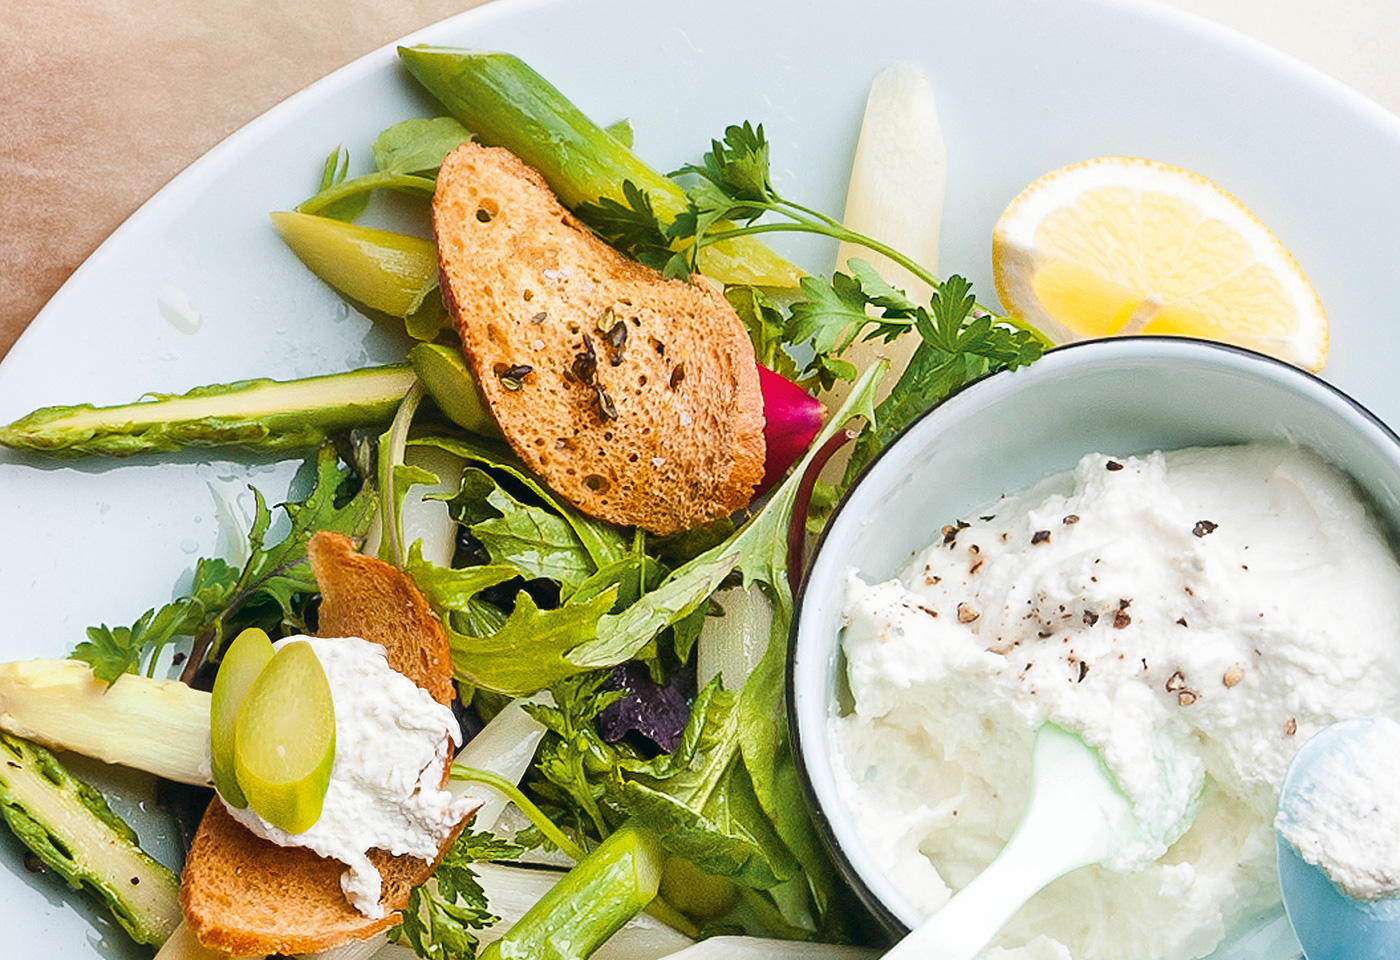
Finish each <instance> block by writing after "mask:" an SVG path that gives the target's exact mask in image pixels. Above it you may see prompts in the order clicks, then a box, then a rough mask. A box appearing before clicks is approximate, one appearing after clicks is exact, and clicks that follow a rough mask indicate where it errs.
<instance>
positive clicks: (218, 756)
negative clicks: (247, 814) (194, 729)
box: [209, 627, 272, 810]
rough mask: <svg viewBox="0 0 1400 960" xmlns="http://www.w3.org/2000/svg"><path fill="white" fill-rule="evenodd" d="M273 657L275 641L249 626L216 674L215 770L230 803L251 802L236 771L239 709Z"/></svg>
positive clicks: (212, 717)
mask: <svg viewBox="0 0 1400 960" xmlns="http://www.w3.org/2000/svg"><path fill="white" fill-rule="evenodd" d="M271 660H272V641H271V640H269V639H268V637H267V634H266V633H264V632H263V631H261V630H259V629H258V628H257V627H249V628H248V629H247V630H244V631H243V632H242V633H240V634H239V635H238V636H237V637H235V638H234V640H233V643H231V644H229V645H228V649H227V650H226V651H224V656H223V659H222V660H221V661H220V663H219V672H218V675H217V676H215V678H214V693H213V696H212V698H211V699H210V701H209V754H210V766H211V767H212V768H213V773H214V789H215V790H217V791H219V796H221V797H223V798H224V801H225V802H226V803H228V805H229V806H231V807H235V808H237V809H239V810H241V809H243V808H244V807H246V806H248V800H247V798H246V797H244V796H243V790H242V789H241V788H240V787H239V786H238V777H237V775H236V774H235V772H234V764H233V741H234V730H235V729H236V728H237V726H238V711H239V709H240V708H241V707H242V706H243V701H244V699H245V698H246V697H247V696H248V691H249V690H251V689H252V688H253V682H254V681H255V680H257V679H258V674H260V673H262V672H263V668H265V667H266V666H267V665H268V663H270V662H271Z"/></svg>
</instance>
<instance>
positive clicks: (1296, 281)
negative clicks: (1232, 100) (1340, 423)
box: [992, 157, 1327, 370]
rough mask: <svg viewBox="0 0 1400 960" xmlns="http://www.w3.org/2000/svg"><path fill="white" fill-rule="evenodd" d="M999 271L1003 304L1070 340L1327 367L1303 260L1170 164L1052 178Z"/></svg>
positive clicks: (1004, 221) (1016, 215) (1023, 211)
mask: <svg viewBox="0 0 1400 960" xmlns="http://www.w3.org/2000/svg"><path fill="white" fill-rule="evenodd" d="M992 265H993V270H994V272H995V276H996V287H997V296H998V297H1000V298H1001V302H1002V305H1003V306H1004V307H1005V308H1006V309H1007V310H1008V311H1009V312H1010V313H1011V314H1013V315H1014V316H1018V317H1020V318H1022V319H1024V320H1026V321H1028V322H1030V323H1031V324H1033V325H1035V326H1036V327H1038V328H1040V329H1041V330H1042V331H1043V332H1044V333H1045V334H1046V335H1047V336H1049V337H1051V338H1052V339H1054V340H1056V341H1059V342H1068V341H1071V340H1080V339H1084V338H1088V337H1107V336H1116V335H1122V334H1132V333H1148V334H1151V333H1162V334H1177V335H1180V336H1189V337H1201V338H1204V339H1209V340H1220V341H1224V342H1227V343H1234V344H1238V345H1240V346H1244V347H1249V348H1251V349H1254V350H1258V351H1259V352H1261V353H1267V354H1270V355H1271V356H1275V357H1278V358H1279V359H1282V360H1287V361H1289V362H1290V363H1294V364H1296V365H1298V366H1300V367H1303V368H1305V369H1307V370H1320V369H1321V368H1322V365H1323V364H1324V363H1326V361H1327V314H1326V313H1325V312H1324V311H1323V309H1322V304H1321V303H1320V302H1319V301H1318V299H1317V294H1316V292H1314V290H1313V288H1312V284H1310V283H1309V282H1308V278H1307V277H1305V276H1304V275H1303V271H1302V270H1301V269H1300V268H1299V267H1298V263H1297V261H1295V260H1294V259H1293V257H1292V255H1291V254H1290V253H1289V252H1288V251H1287V250H1286V249H1284V246H1283V244H1281V243H1279V241H1278V238H1276V237H1275V236H1274V235H1273V234H1272V233H1270V232H1269V229H1268V228H1267V227H1265V226H1264V224H1262V223H1261V222H1260V221H1259V218H1258V217H1256V216H1254V214H1252V213H1250V211H1249V210H1248V209H1247V208H1246V207H1245V206H1244V205H1243V204H1242V203H1240V202H1239V201H1238V200H1236V199H1235V198H1234V197H1232V196H1231V195H1230V194H1228V193H1226V192H1225V191H1224V190H1222V189H1220V187H1218V186H1216V185H1215V184H1214V183H1212V182H1211V181H1210V180H1207V179H1206V178H1205V177H1203V176H1201V175H1200V174H1197V173H1192V172H1191V171H1189V170H1183V169H1181V168H1180V167H1174V166H1171V165H1170V164H1166V163H1159V162H1157V161H1154V160H1140V159H1136V158H1133V157H1099V158H1098V159H1096V160H1086V161H1084V162H1082V163H1075V164H1071V165H1070V166H1067V167H1061V168H1060V169H1059V170H1054V171H1051V172H1050V173H1047V174H1045V176H1043V177H1041V178H1040V179H1039V180H1037V181H1035V182H1034V183H1032V184H1031V185H1030V186H1028V187H1026V189H1024V190H1022V191H1021V193H1020V195H1019V196H1017V197H1016V199H1015V200H1013V201H1011V205H1010V206H1008V207H1007V208H1006V210H1005V212H1003V213H1002V215H1001V219H1000V220H998V221H997V225H996V228H995V230H994V231H993V233H992Z"/></svg>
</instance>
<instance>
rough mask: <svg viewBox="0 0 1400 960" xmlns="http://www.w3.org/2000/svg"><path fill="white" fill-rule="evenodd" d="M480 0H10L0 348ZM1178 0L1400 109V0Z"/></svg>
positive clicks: (2, 120)
mask: <svg viewBox="0 0 1400 960" xmlns="http://www.w3.org/2000/svg"><path fill="white" fill-rule="evenodd" d="M480 2H483V0H88V2H77V0H0V51H3V52H0V131H3V136H2V137H0V357H3V356H4V355H5V353H6V352H7V351H8V350H9V348H10V345H11V344H13V343H14V341H15V340H16V338H18V337H19V335H20V333H21V332H23V330H24V328H25V326H26V325H27V324H28V323H29V321H30V320H32V319H33V317H34V314H35V313H36V312H38V310H39V308H40V307H42V306H43V304H44V303H45V301H47V300H48V298H49V297H50V296H52V295H53V293H54V291H55V290H57V289H58V287H59V285H60V284H62V283H63V281H64V279H65V278H67V276H68V275H69V274H70V273H71V272H72V271H73V270H74V268H76V267H77V266H78V264H79V263H81V262H82V261H83V259H84V258H85V257H86V256H87V255H88V254H89V253H91V252H92V250H93V249H94V248H95V247H96V246H97V245H98V244H99V243H101V242H102V240H103V238H105V237H106V236H107V234H109V233H110V232H111V231H112V230H113V229H114V228H115V227H116V226H117V225H118V224H119V223H121V222H122V220H124V219H125V218H126V217H127V216H128V215H129V214H130V213H131V212H132V211H133V210H135V209H136V208H137V207H138V206H139V205H140V204H141V203H142V201H144V200H145V199H146V198H147V197H149V196H150V195H151V194H152V193H154V192H155V191H156V190H157V189H158V188H159V187H160V186H161V185H162V184H164V183H165V182H166V181H167V180H169V179H170V178H171V177H173V176H174V175H175V174H177V173H179V172H180V171H181V170H182V169H184V168H185V167H186V166H188V165H189V164H190V163H191V162H192V161H193V160H195V159H196V158H198V157H199V156H200V155H201V154H203V153H204V152H205V151H206V150H208V149H209V148H210V147H212V146H213V145H214V144H216V143H217V142H219V141H220V140H221V139H223V138H224V137H225V136H227V135H228V134H229V133H231V132H233V131H234V130H236V129H237V128H238V127H240V126H242V125H243V124H244V123H247V122H248V121H249V120H251V119H253V118H254V117H256V116H257V115H258V114H260V113H262V112H263V111H264V110H267V109H268V108H269V107H271V106H273V105H274V104H276V103H278V102H279V101H281V100H282V99H284V98H285V97H287V96H289V95H290V94H292V93H294V92H295V91H297V90H299V89H300V88H302V87H304V86H306V85H307V84H308V83H310V82H311V81H313V80H315V79H317V78H318V77H321V76H323V75H325V74H327V73H329V72H330V71H332V70H334V69H336V68H337V67H339V66H341V65H343V64H345V63H348V62H350V61H351V60H353V59H355V58H356V57H358V56H360V55H361V54H363V53H366V52H368V51H370V50H373V49H375V48H376V47H379V46H381V45H383V44H385V43H388V42H390V41H392V40H394V39H395V38H397V37H400V36H402V35H404V34H406V33H409V32H411V31H413V30H416V29H418V28H419V27H422V26H425V25H427V24H430V23H433V22H434V21H436V20H440V19H442V18H444V17H447V16H450V15H451V14H454V13H457V12H459V11H462V10H465V9H467V8H469V7H473V6H476V5H477V4H478V3H480ZM658 2H664V0H658ZM857 2H858V0H857ZM968 2H989V3H990V2H996V0H968ZM1171 2H1172V4H1173V5H1175V6H1178V7H1181V8H1183V9H1187V10H1190V11H1192V12H1194V13H1197V14H1200V15H1202V16H1206V17H1209V18H1211V19H1214V20H1217V21H1219V22H1221V23H1223V24H1225V25H1227V26H1230V27H1233V28H1234V29H1236V30H1239V31H1241V32H1243V33H1246V34H1249V35H1251V36H1254V37H1256V38H1258V39H1260V40H1263V41H1264V42H1266V43H1269V44H1272V45H1273V46H1275V47H1278V48H1279V49H1281V50H1283V51H1285V52H1286V53H1289V54H1292V55H1293V56H1295V57H1297V58H1299V59H1301V60H1303V61H1305V62H1307V63H1310V64H1312V65H1313V66H1316V67H1318V68H1320V69H1322V70H1324V71H1325V72H1327V73H1330V74H1332V75H1333V76H1335V77H1337V78H1338V79H1340V80H1342V81H1343V82H1345V83H1347V84H1349V85H1351V86H1352V87H1355V88H1356V89H1358V90H1360V91H1361V92H1362V93H1364V94H1366V95H1367V96H1369V97H1371V98H1372V99H1374V100H1376V101H1377V102H1379V103H1380V104H1381V105H1382V106H1384V107H1386V108H1388V109H1389V110H1391V111H1393V112H1396V113H1400V0H1171Z"/></svg>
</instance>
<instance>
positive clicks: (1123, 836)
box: [885, 723, 1143, 960]
mask: <svg viewBox="0 0 1400 960" xmlns="http://www.w3.org/2000/svg"><path fill="white" fill-rule="evenodd" d="M1142 836H1143V832H1142V828H1141V827H1140V826H1139V824H1138V821H1137V818H1136V817H1134V816H1133V811H1132V806H1131V804H1129V802H1128V799H1127V797H1125V796H1123V793H1122V791H1120V790H1119V789H1118V785H1117V784H1116V783H1115V782H1114V780H1113V777H1112V775H1111V774H1110V773H1109V772H1108V770H1107V769H1106V768H1105V767H1104V765H1103V761H1101V760H1100V759H1099V757H1098V754H1096V753H1095V752H1094V751H1093V750H1092V749H1090V748H1089V747H1088V746H1086V745H1085V743H1084V741H1083V740H1080V739H1079V737H1077V736H1075V735H1074V734H1072V733H1069V732H1067V731H1065V730H1062V729H1060V728H1059V727H1057V726H1054V725H1053V724H1048V723H1047V724H1046V725H1045V726H1043V727H1041V728H1040V730H1039V731H1038V732H1037V733H1036V735H1035V748H1034V751H1033V752H1032V754H1031V789H1030V797H1029V799H1028V800H1027V801H1026V812H1025V814H1024V815H1022V817H1021V823H1020V826H1018V827H1017V828H1016V832H1015V833H1014V834H1012V836H1011V839H1010V841H1008V842H1007V844H1006V846H1005V847H1004V848H1003V849H1002V851H1001V853H1000V854H998V855H997V858H996V859H995V860H993V861H992V862H991V864H990V865H989V866H988V867H987V869H986V870H983V871H982V873H980V874H979V875H978V876H977V878H976V879H974V880H973V881H972V882H971V883H969V884H968V885H967V886H966V887H964V888H963V889H962V890H960V891H958V893H957V895H956V896H954V897H953V899H951V900H949V901H948V903H947V905H945V906H944V907H943V909H942V910H939V911H938V912H937V913H936V914H934V915H933V916H932V917H929V918H928V919H927V920H925V921H924V923H923V925H922V926H920V927H919V928H918V929H917V930H914V931H913V932H912V933H910V934H909V935H908V936H907V937H905V938H904V939H903V940H901V941H900V942H899V943H898V944H896V945H895V947H894V949H893V950H890V951H889V952H888V953H886V954H885V960H973V958H974V957H976V956H977V954H978V953H979V951H981V949H982V948H983V947H985V946H986V945H987V943H988V942H989V941H990V940H991V939H992V937H994V936H996V933H997V931H998V930H1000V929H1001V928H1002V927H1003V926H1004V925H1005V924H1006V921H1008V920H1010V919H1011V917H1012V915H1013V914H1014V913H1015V912H1016V911H1017V910H1019V909H1020V908H1021V905H1022V904H1023V903H1025V902H1026V901H1027V900H1029V899H1030V898H1031V897H1032V896H1034V895H1035V894H1036V893H1037V892H1038V891H1039V890H1040V889H1041V888H1042V887H1044V886H1045V885H1046V884H1048V883H1049V882H1050V881H1051V880H1054V879H1056V878H1057V877H1061V876H1063V875H1064V874H1066V873H1069V872H1070V871H1071V870H1075V869H1077V868H1079V867H1084V866H1088V865H1089V864H1091V863H1099V862H1101V861H1103V860H1105V859H1107V858H1108V857H1109V856H1110V854H1112V853H1113V852H1115V851H1116V850H1120V849H1122V848H1123V847H1124V846H1126V845H1127V844H1132V843H1137V842H1140V840H1141V838H1142Z"/></svg>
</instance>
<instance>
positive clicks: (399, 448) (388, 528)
mask: <svg viewBox="0 0 1400 960" xmlns="http://www.w3.org/2000/svg"><path fill="white" fill-rule="evenodd" d="M423 396H424V389H423V383H422V381H420V380H414V381H413V386H411V387H409V388H408V393H406V394H404V398H403V402H402V403H400V404H399V412H398V413H396V414H394V422H393V423H392V424H391V425H390V427H389V429H388V431H387V432H385V434H384V435H383V436H382V437H380V438H379V469H378V473H379V496H380V501H379V522H380V524H381V525H382V529H383V531H384V537H383V542H382V543H381V544H380V548H379V552H380V556H384V555H385V554H386V551H387V555H388V558H389V561H390V562H391V563H393V565H394V566H396V567H398V568H400V569H402V568H403V562H404V554H403V543H402V537H401V534H400V530H399V506H400V502H401V501H400V499H399V497H398V496H397V495H396V491H395V486H396V485H395V483H394V473H395V469H394V468H395V467H397V466H399V465H400V464H401V463H403V462H404V453H405V451H406V450H407V449H408V429H409V427H411V426H412V425H413V416H414V414H416V413H417V412H418V404H419V403H420V402H422V400H423Z"/></svg>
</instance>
